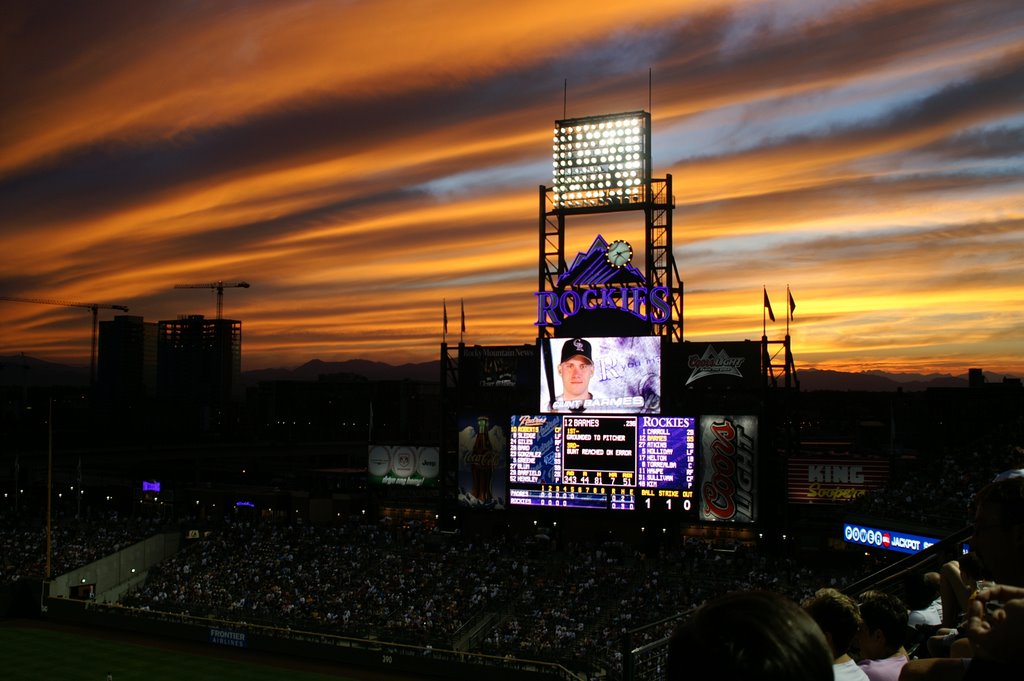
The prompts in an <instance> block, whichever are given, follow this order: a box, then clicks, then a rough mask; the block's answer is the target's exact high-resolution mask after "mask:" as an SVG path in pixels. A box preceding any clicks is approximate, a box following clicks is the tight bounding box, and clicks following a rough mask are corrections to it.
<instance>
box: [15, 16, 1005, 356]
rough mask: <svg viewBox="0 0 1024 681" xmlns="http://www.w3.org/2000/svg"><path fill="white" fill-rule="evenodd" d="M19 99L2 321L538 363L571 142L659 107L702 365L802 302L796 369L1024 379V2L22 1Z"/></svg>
mask: <svg viewBox="0 0 1024 681" xmlns="http://www.w3.org/2000/svg"><path fill="white" fill-rule="evenodd" d="M649 84H650V87H649ZM0 102H2V103H0V252H2V258H0V296H8V297H23V298H45V299H54V300H61V301H73V302H88V303H105V304H119V305H127V306H129V308H130V312H129V314H133V315H141V316H143V317H145V318H146V320H147V321H157V320H160V319H173V318H175V317H177V316H178V315H181V314H205V315H207V316H211V317H212V316H213V315H214V313H215V296H214V293H213V291H212V290H204V289H196V290H182V289H175V288H174V286H175V285H176V284H183V283H203V282H214V281H218V280H224V281H237V280H244V281H247V282H249V283H250V284H251V285H252V287H251V288H249V289H240V288H236V289H228V290H227V291H226V292H225V294H224V312H225V316H226V317H230V318H234V319H241V320H242V321H243V369H244V370H251V369H260V368H266V367H294V366H298V365H299V364H302V363H304V362H305V361H307V360H310V359H314V358H319V359H322V360H344V359H353V358H367V359H376V360H380V361H385V362H388V363H391V364H401V363H405V362H420V361H426V360H431V359H436V358H437V357H438V353H439V344H440V342H441V332H442V322H441V317H442V301H444V300H446V301H447V307H448V315H449V337H448V340H449V341H453V342H457V341H458V336H459V323H458V318H459V305H460V301H464V305H465V312H466V334H465V341H466V342H467V343H470V344H480V345H498V344H520V343H530V342H533V340H534V339H535V338H536V335H537V331H536V327H534V326H533V322H534V320H535V318H536V304H535V298H534V292H535V291H536V288H537V279H538V272H537V267H538V220H537V210H538V186H539V185H550V184H551V182H552V178H551V132H552V126H553V123H554V121H555V120H557V119H560V118H563V114H565V115H567V116H568V117H575V116H588V115H596V114H604V113H614V112H620V111H634V110H639V109H644V110H650V111H651V113H652V118H653V123H652V129H653V141H652V147H653V170H654V175H655V177H665V176H666V175H669V174H671V175H672V177H673V184H674V194H675V202H676V210H675V213H674V230H675V240H674V244H675V259H676V264H677V266H678V268H679V271H680V274H681V277H682V280H683V282H684V287H685V312H684V320H683V324H684V333H685V337H686V339H687V340H700V341H704V340H723V341H724V340H742V339H746V338H750V339H754V338H759V337H760V336H761V323H762V286H766V287H767V290H768V294H769V296H770V297H771V300H772V303H773V306H774V308H775V312H776V316H777V318H778V322H777V323H775V324H769V327H768V335H769V336H770V337H773V338H781V336H782V335H783V334H784V333H785V328H786V325H785V316H784V311H785V309H786V304H785V302H786V286H787V285H789V286H790V287H791V289H792V292H793V297H794V299H795V300H796V304H797V308H796V313H795V317H794V320H793V322H792V325H791V329H790V330H791V334H792V336H793V348H794V355H795V358H796V362H797V368H798V369H800V368H808V367H817V368H821V369H839V370H844V371H861V370H870V369H881V370H887V371H899V372H932V371H934V372H942V373H952V374H963V373H966V371H967V369H968V368H969V367H983V368H984V369H985V370H986V371H991V372H996V373H1002V374H1011V375H1015V376H1022V375H1024V352H1022V349H1024V3H1022V2H1020V0H978V1H971V2H968V1H965V0H864V1H856V0H844V1H837V0H814V1H813V2H809V1H807V0H774V1H771V2H740V1H738V0H668V1H662V0H647V1H646V2H643V3H636V2H601V1H599V0H598V1H594V0H589V1H587V2H551V1H550V0H548V1H545V2H535V1H533V0H519V1H517V2H479V1H477V2H461V1H450V2H440V1H437V2H425V1H424V2H419V1H417V0H372V1H359V0H348V1H343V0H330V1H329V0H303V1H301V2H299V1H292V0H223V1H211V2H180V1H176V2H170V1H163V2H125V1H123V0H122V1H120V2H113V1H104V0H98V1H93V2H87V3H86V2H73V3H69V2H61V1H58V0H50V1H45V2H43V1H39V0H10V1H8V2H6V3H5V4H4V9H3V10H0ZM563 107H564V109H563ZM596 234H601V235H602V236H604V237H605V238H606V239H608V240H609V241H610V240H612V239H617V238H621V239H626V240H627V241H631V242H632V243H634V244H635V245H638V244H642V243H643V219H642V215H641V214H639V213H629V214H625V217H619V218H612V217H609V216H605V217H589V218H582V217H577V218H569V222H568V229H567V235H566V236H567V248H566V250H567V255H568V256H569V257H570V258H571V257H572V256H573V255H574V254H575V253H576V252H577V251H581V250H586V248H587V247H588V246H589V245H590V243H591V241H592V240H593V238H594V236H595V235H596ZM641 262H642V261H641ZM113 315H114V312H113V311H112V310H102V311H101V315H100V319H101V320H107V319H111V318H112V317H113ZM90 320H91V317H90V313H89V312H88V311H87V310H84V309H78V308H73V307H63V306H52V305H37V304H24V303H16V302H5V301H0V355H12V354H17V353H21V352H24V353H25V354H27V355H31V356H33V357H38V358H40V359H45V360H49V361H54V362H65V363H70V364H76V365H88V363H89V347H90V341H89V337H90V332H91V321H90Z"/></svg>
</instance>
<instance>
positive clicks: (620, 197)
mask: <svg viewBox="0 0 1024 681" xmlns="http://www.w3.org/2000/svg"><path fill="white" fill-rule="evenodd" d="M551 149H552V176H553V183H552V187H551V203H552V206H553V207H554V208H555V209H556V210H563V211H572V210H574V209H583V210H587V211H588V212H589V211H590V210H594V209H598V210H600V209H601V208H605V207H607V208H609V209H615V208H621V207H624V206H626V207H632V206H636V207H640V206H641V205H642V204H644V203H645V202H646V201H647V197H648V195H649V190H650V184H651V153H650V150H651V114H649V113H648V112H646V111H630V112H626V113H617V114H605V115H602V116H587V117H584V118H567V119H565V120H561V121H555V128H554V132H553V139H552V146H551Z"/></svg>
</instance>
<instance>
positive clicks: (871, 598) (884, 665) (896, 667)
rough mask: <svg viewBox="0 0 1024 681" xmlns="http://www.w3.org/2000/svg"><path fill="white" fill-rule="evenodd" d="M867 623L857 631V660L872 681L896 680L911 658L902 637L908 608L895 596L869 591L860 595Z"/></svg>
mask: <svg viewBox="0 0 1024 681" xmlns="http://www.w3.org/2000/svg"><path fill="white" fill-rule="evenodd" d="M860 616H861V619H863V620H864V623H863V624H862V625H861V627H860V631H859V633H858V642H859V644H860V656H861V660H860V662H858V663H857V666H859V667H860V668H861V669H863V670H864V673H865V674H867V676H868V679H870V680H871V681H896V680H897V679H898V678H899V677H900V670H901V669H902V668H903V665H905V664H906V663H907V661H908V659H909V658H908V657H907V651H906V648H904V647H903V640H904V637H905V636H906V633H907V618H908V610H907V606H906V605H904V603H903V601H901V600H900V599H899V598H897V597H896V596H893V595H892V594H887V593H883V592H881V591H868V592H866V593H863V594H861V597H860Z"/></svg>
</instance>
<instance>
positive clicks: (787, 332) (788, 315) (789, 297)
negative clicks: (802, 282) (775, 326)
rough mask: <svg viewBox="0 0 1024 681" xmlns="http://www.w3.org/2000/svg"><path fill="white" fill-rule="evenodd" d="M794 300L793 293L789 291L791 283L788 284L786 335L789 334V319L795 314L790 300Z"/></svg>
mask: <svg viewBox="0 0 1024 681" xmlns="http://www.w3.org/2000/svg"><path fill="white" fill-rule="evenodd" d="M791 300H793V294H791V293H790V292H789V284H786V307H788V308H789V309H788V310H786V336H789V319H790V317H792V316H793V306H792V305H790V304H789V301H791Z"/></svg>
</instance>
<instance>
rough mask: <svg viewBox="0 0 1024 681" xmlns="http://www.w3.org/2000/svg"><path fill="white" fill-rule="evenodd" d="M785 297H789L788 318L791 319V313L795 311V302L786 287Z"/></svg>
mask: <svg viewBox="0 0 1024 681" xmlns="http://www.w3.org/2000/svg"><path fill="white" fill-rule="evenodd" d="M786 295H787V296H789V318H790V319H793V313H794V312H795V311H796V301H795V300H793V294H792V293H791V292H790V290H789V287H788V286H787V287H786Z"/></svg>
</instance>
